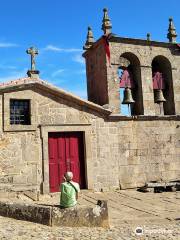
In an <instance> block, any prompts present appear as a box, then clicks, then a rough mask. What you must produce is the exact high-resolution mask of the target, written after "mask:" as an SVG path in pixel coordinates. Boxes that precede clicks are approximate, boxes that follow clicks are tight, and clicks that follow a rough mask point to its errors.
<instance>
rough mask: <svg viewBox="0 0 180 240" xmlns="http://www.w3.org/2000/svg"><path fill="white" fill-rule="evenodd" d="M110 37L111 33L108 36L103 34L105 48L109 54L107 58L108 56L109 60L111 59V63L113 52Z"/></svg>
mask: <svg viewBox="0 0 180 240" xmlns="http://www.w3.org/2000/svg"><path fill="white" fill-rule="evenodd" d="M108 38H109V35H108V36H106V35H104V36H103V42H104V48H105V51H106V55H107V58H108V61H109V64H110V57H111V54H110V49H109V39H108Z"/></svg>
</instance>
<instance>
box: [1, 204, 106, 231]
mask: <svg viewBox="0 0 180 240" xmlns="http://www.w3.org/2000/svg"><path fill="white" fill-rule="evenodd" d="M0 215H1V216H4V217H10V218H15V219H18V220H25V221H30V222H35V223H40V224H44V225H49V226H66V227H82V226H85V227H109V220H108V207H107V201H101V200H98V202H97V205H95V206H94V207H83V206H80V207H73V208H65V209H60V208H59V207H58V206H53V205H43V204H26V203H13V202H0Z"/></svg>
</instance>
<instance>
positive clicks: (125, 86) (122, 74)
mask: <svg viewBox="0 0 180 240" xmlns="http://www.w3.org/2000/svg"><path fill="white" fill-rule="evenodd" d="M118 75H119V78H120V100H121V113H122V114H123V115H143V114H144V110H143V99H142V84H141V71H140V61H139V59H138V58H137V57H136V56H135V55H134V54H133V53H130V52H126V53H123V54H122V55H121V56H120V65H119V69H118Z"/></svg>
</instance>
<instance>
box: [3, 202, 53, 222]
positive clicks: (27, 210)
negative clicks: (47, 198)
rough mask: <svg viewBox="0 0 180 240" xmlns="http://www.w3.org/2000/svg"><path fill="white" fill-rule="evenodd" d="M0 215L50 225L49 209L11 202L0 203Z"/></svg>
mask: <svg viewBox="0 0 180 240" xmlns="http://www.w3.org/2000/svg"><path fill="white" fill-rule="evenodd" d="M0 215H1V216H4V217H10V218H15V219H19V220H25V221H30V222H35V223H41V224H45V225H51V207H48V206H39V205H30V204H23V203H13V202H0Z"/></svg>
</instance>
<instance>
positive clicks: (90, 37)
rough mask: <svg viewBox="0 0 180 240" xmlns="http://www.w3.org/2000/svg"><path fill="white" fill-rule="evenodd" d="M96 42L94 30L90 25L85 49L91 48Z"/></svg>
mask: <svg viewBox="0 0 180 240" xmlns="http://www.w3.org/2000/svg"><path fill="white" fill-rule="evenodd" d="M93 43H94V37H93V32H92V29H91V27H88V33H87V39H86V43H85V45H84V46H83V49H84V50H87V49H89V48H90V47H91V46H92V45H93Z"/></svg>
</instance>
